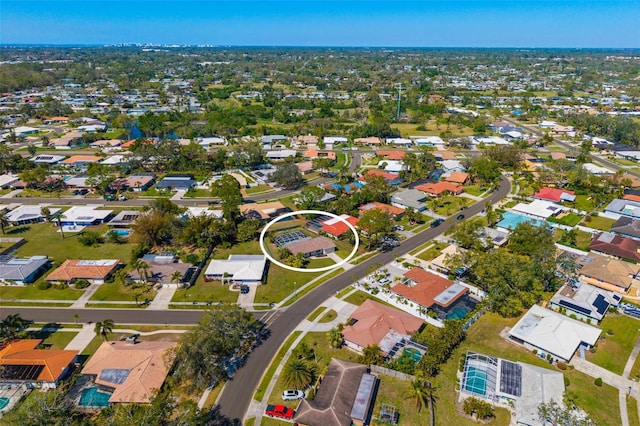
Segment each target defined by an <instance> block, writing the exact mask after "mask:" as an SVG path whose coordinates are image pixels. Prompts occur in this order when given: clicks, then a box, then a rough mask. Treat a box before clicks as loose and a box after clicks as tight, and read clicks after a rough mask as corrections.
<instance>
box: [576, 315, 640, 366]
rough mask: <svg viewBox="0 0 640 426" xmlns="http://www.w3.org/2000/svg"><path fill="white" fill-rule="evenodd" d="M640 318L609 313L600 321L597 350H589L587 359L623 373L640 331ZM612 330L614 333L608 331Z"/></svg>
mask: <svg viewBox="0 0 640 426" xmlns="http://www.w3.org/2000/svg"><path fill="white" fill-rule="evenodd" d="M639 327H640V320H637V319H635V318H631V317H629V316H626V315H620V314H611V313H610V314H608V315H607V316H606V317H605V319H604V320H603V321H602V322H601V323H600V328H602V334H601V336H600V340H599V341H598V343H597V344H596V352H595V353H590V352H587V359H588V360H589V361H591V362H593V363H594V364H598V365H599V366H601V367H603V368H606V369H607V370H609V371H612V372H614V373H616V374H622V371H623V370H624V366H625V364H626V362H627V359H628V358H629V355H631V351H632V350H633V346H634V345H635V343H636V340H637V339H638V337H640V333H639V332H638V328H639ZM609 330H612V331H613V335H609V333H608V331H609Z"/></svg>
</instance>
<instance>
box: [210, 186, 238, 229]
mask: <svg viewBox="0 0 640 426" xmlns="http://www.w3.org/2000/svg"><path fill="white" fill-rule="evenodd" d="M211 194H212V195H213V196H214V197H218V198H220V200H221V202H222V213H223V215H224V218H225V219H226V220H227V221H228V222H231V223H236V222H237V221H238V218H239V216H240V208H239V206H240V204H242V200H243V197H242V192H240V183H238V181H237V180H236V179H235V178H234V177H233V176H231V175H224V176H222V178H221V179H218V180H217V181H215V182H214V183H213V184H212V185H211Z"/></svg>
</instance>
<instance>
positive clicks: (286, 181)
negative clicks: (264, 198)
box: [270, 162, 304, 189]
mask: <svg viewBox="0 0 640 426" xmlns="http://www.w3.org/2000/svg"><path fill="white" fill-rule="evenodd" d="M270 178H271V180H273V181H274V182H276V183H277V184H278V185H280V186H282V187H283V188H285V189H295V188H298V187H300V186H301V185H302V184H303V183H304V178H303V177H302V173H300V169H298V166H296V164H295V163H291V162H285V163H281V164H278V165H277V166H276V171H275V172H273V173H272V174H271V176H270Z"/></svg>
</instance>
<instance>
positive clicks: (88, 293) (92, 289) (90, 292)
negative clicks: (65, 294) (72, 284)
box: [70, 284, 103, 309]
mask: <svg viewBox="0 0 640 426" xmlns="http://www.w3.org/2000/svg"><path fill="white" fill-rule="evenodd" d="M101 285H103V284H91V285H90V286H89V287H87V289H86V290H85V291H84V293H82V296H80V298H78V300H76V301H75V302H73V304H72V305H71V306H70V307H71V308H80V309H84V305H85V303H87V302H88V301H89V299H90V298H91V296H93V293H95V292H96V291H98V289H99V288H100V286H101Z"/></svg>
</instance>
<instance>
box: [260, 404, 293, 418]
mask: <svg viewBox="0 0 640 426" xmlns="http://www.w3.org/2000/svg"><path fill="white" fill-rule="evenodd" d="M264 414H266V415H267V416H269V417H278V418H280V419H287V420H291V419H292V418H293V415H294V414H295V411H294V410H293V408H289V407H285V406H284V405H267V409H266V410H264Z"/></svg>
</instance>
